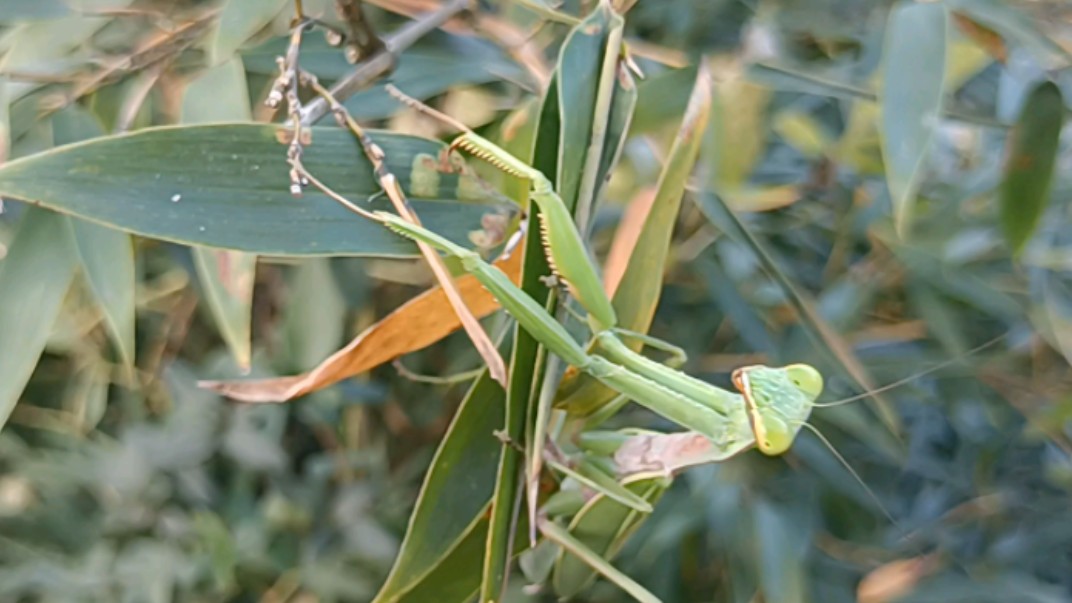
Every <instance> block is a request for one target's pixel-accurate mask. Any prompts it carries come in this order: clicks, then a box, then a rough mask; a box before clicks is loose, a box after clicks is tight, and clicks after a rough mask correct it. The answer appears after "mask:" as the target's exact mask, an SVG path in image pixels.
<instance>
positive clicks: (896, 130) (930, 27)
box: [880, 2, 948, 237]
mask: <svg viewBox="0 0 1072 603" xmlns="http://www.w3.org/2000/svg"><path fill="white" fill-rule="evenodd" d="M947 22H948V17H947V14H946V7H945V5H944V4H941V3H937V2H933V3H932V2H926V3H925V2H902V3H900V4H898V5H897V6H895V7H894V9H893V10H892V11H891V13H890V17H889V23H888V24H887V26H886V46H885V49H884V54H883V61H884V65H883V69H884V74H883V83H882V95H881V101H880V102H881V103H882V120H881V134H882V154H883V157H884V158H885V161H886V183H887V185H888V186H889V189H890V198H891V199H892V201H893V218H894V224H895V225H896V227H897V232H898V233H899V234H900V235H901V236H902V237H903V236H905V235H906V234H907V232H908V226H909V223H910V221H911V219H912V212H913V208H914V206H915V202H916V192H917V191H918V189H919V183H920V180H921V178H922V175H923V166H924V165H925V162H926V160H927V154H928V151H929V150H930V146H931V139H932V138H933V136H934V131H935V130H936V129H937V128H938V119H939V116H940V115H941V112H942V94H943V93H944V88H945V68H946V44H947V40H946V38H947V29H948V24H947Z"/></svg>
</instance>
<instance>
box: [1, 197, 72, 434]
mask: <svg viewBox="0 0 1072 603" xmlns="http://www.w3.org/2000/svg"><path fill="white" fill-rule="evenodd" d="M67 229H68V226H67V219H66V218H64V217H63V216H60V215H58V214H55V213H53V212H50V211H47V210H44V209H40V208H36V207H30V208H27V210H26V212H25V215H23V217H22V220H21V221H20V223H19V228H18V232H17V233H16V235H15V239H14V240H13V241H12V242H11V245H10V247H9V248H8V253H7V256H6V257H5V258H4V259H3V260H2V261H0V358H2V359H3V362H0V428H3V426H4V423H6V422H7V418H8V417H9V416H10V415H11V409H13V408H14V407H15V403H16V402H18V399H19V396H20V395H21V394H22V389H23V388H24V387H26V383H27V381H29V379H30V375H31V374H32V373H33V370H34V367H35V366H37V359H38V358H39V357H40V356H41V352H42V351H43V350H44V349H45V343H46V342H47V341H48V335H49V331H50V330H51V329H52V323H53V322H55V320H56V316H57V315H58V314H59V311H60V305H61V304H62V302H63V297H64V295H65V294H66V293H67V288H68V287H69V286H70V284H71V278H72V277H73V276H74V271H75V267H76V266H77V262H76V260H75V253H74V250H73V249H71V244H70V235H69V234H68V230H67Z"/></svg>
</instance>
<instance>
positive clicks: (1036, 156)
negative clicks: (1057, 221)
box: [1000, 81, 1065, 255]
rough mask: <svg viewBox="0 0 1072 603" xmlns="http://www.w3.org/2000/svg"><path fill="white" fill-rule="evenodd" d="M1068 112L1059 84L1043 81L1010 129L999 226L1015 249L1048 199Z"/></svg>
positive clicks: (1019, 248)
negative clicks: (1065, 116)
mask: <svg viewBox="0 0 1072 603" xmlns="http://www.w3.org/2000/svg"><path fill="white" fill-rule="evenodd" d="M1064 114H1065V104H1064V99H1063V98H1062V96H1061V89H1060V88H1058V87H1057V85H1056V84H1054V83H1053V82H1049V81H1047V82H1042V83H1040V84H1039V85H1038V86H1036V87H1035V88H1034V89H1033V90H1032V91H1031V92H1030V94H1028V96H1027V100H1026V101H1025V102H1024V106H1023V108H1022V109H1021V110H1020V118H1019V119H1018V120H1017V122H1016V125H1015V126H1013V129H1012V131H1011V132H1010V133H1009V142H1008V151H1007V153H1006V159H1005V178H1004V180H1003V181H1002V183H1001V193H1000V203H1001V227H1002V230H1003V231H1004V233H1005V241H1006V242H1007V243H1008V245H1009V247H1010V248H1011V249H1012V252H1013V254H1014V255H1019V254H1020V252H1021V251H1022V250H1023V248H1024V245H1025V244H1026V243H1027V241H1028V240H1030V238H1031V235H1032V234H1033V233H1034V232H1035V227H1036V226H1038V223H1039V219H1040V218H1041V217H1042V214H1043V212H1044V211H1045V209H1046V205H1047V204H1048V203H1049V200H1050V185H1051V184H1052V182H1053V174H1054V168H1055V167H1056V165H1057V151H1058V149H1059V146H1060V145H1059V143H1060V138H1061V127H1062V126H1063V125H1064Z"/></svg>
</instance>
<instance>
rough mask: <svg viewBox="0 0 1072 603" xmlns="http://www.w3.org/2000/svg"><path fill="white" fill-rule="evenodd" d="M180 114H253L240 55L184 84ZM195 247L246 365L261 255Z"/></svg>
mask: <svg viewBox="0 0 1072 603" xmlns="http://www.w3.org/2000/svg"><path fill="white" fill-rule="evenodd" d="M232 4H233V2H232ZM228 6H230V5H228ZM182 119H183V121H184V122H185V123H207V122H213V121H251V120H252V119H253V114H252V111H251V108H250V100H249V90H248V89H247V87H246V70H245V68H244V67H243V65H242V59H241V58H239V57H237V56H236V57H233V58H232V59H230V60H228V61H225V62H223V63H221V64H219V65H217V66H215V67H213V68H211V69H207V70H205V71H204V72H203V73H202V74H201V75H200V76H199V77H198V78H197V79H195V80H194V81H193V82H191V83H190V84H189V85H188V86H187V87H186V91H185V95H184V96H183V102H182ZM192 251H193V256H194V268H195V269H196V270H197V278H198V281H199V282H200V283H201V286H202V287H203V288H204V291H205V298H206V299H207V300H208V307H209V310H210V311H211V312H212V318H213V319H214V320H215V321H216V326H217V327H218V328H219V330H220V335H222V336H223V340H224V341H225V342H226V343H227V347H228V348H230V350H231V354H232V355H233V356H234V357H235V362H236V363H237V364H238V367H239V368H240V369H242V370H247V369H248V368H249V364H250V357H251V355H252V343H251V340H250V338H251V332H250V331H251V321H252V314H253V283H254V281H255V278H256V270H257V256H256V255H255V254H251V253H243V252H240V251H228V250H226V249H210V248H205V247H194V248H193V250H192Z"/></svg>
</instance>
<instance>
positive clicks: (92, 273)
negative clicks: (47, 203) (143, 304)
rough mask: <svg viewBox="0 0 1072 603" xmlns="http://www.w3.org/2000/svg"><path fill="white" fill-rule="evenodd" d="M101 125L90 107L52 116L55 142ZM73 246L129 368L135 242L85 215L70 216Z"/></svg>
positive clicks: (84, 135) (92, 132) (96, 131)
mask: <svg viewBox="0 0 1072 603" xmlns="http://www.w3.org/2000/svg"><path fill="white" fill-rule="evenodd" d="M103 133H104V132H103V130H102V128H101V126H100V124H99V123H98V122H97V120H96V119H95V118H94V117H93V116H92V115H90V114H89V113H88V112H86V111H83V110H81V109H78V108H76V107H69V108H67V109H65V110H64V111H61V112H59V113H57V114H56V115H55V116H54V117H53V118H52V136H53V138H54V140H55V141H56V144H57V145H63V144H70V143H74V142H79V141H82V140H86V139H89V138H94V137H97V136H101V135H102V134H103ZM68 223H69V224H70V232H71V235H70V236H71V237H72V238H73V239H72V240H73V241H74V249H75V251H76V252H77V254H78V258H79V260H81V263H82V271H83V273H84V274H85V277H86V282H87V283H88V285H89V289H90V291H91V292H92V294H93V297H94V298H95V299H96V301H97V304H98V305H99V306H100V309H101V313H102V314H103V315H104V324H105V327H106V329H107V332H108V336H109V337H110V338H111V339H112V342H113V343H114V344H115V349H116V351H117V352H118V354H119V358H120V360H121V361H122V363H123V365H124V366H126V367H127V369H128V370H131V369H133V367H134V354H135V352H134V285H135V280H136V278H135V275H134V242H133V241H132V240H131V238H130V235H128V234H127V233H125V232H122V231H119V230H116V229H114V228H107V227H105V226H101V225H99V224H94V223H92V222H87V221H85V220H78V219H71V220H68Z"/></svg>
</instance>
